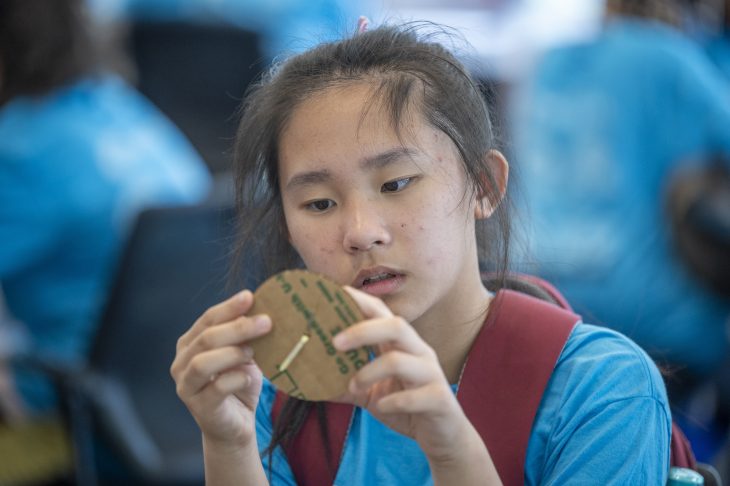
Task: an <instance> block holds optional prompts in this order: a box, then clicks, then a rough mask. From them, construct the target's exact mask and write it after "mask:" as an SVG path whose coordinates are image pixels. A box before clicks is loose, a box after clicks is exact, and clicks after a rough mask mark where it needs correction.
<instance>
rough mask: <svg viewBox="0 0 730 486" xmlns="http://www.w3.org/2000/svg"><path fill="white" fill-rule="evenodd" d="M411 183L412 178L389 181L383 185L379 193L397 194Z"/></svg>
mask: <svg viewBox="0 0 730 486" xmlns="http://www.w3.org/2000/svg"><path fill="white" fill-rule="evenodd" d="M411 182H413V177H404V178H402V179H396V180H394V181H389V182H386V183H385V184H383V187H381V188H380V192H399V191H402V190H403V189H404V188H405V187H406V186H407V185H408V184H410V183H411Z"/></svg>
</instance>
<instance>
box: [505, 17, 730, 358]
mask: <svg viewBox="0 0 730 486" xmlns="http://www.w3.org/2000/svg"><path fill="white" fill-rule="evenodd" d="M516 92H517V95H516V96H515V98H514V99H513V104H512V106H513V109H512V111H511V117H512V120H511V121H512V123H511V128H512V135H513V141H514V151H515V157H514V159H513V164H512V165H513V168H514V169H515V170H514V172H515V173H516V175H517V176H516V179H517V180H518V188H519V189H521V190H522V194H520V195H519V197H518V198H517V200H521V201H524V202H525V208H524V209H525V213H526V217H527V218H528V220H529V222H530V225H529V230H528V231H526V232H525V234H524V235H523V237H524V238H526V239H527V243H528V245H529V248H530V250H531V252H530V253H529V254H527V255H526V256H525V255H522V256H519V257H516V259H519V260H522V261H523V263H524V264H525V268H524V270H525V271H526V272H528V273H535V274H538V275H540V276H542V277H544V278H546V279H547V280H549V281H550V282H552V283H553V284H555V286H556V287H557V288H559V289H560V290H561V292H562V293H563V294H564V295H565V296H566V298H567V299H568V301H569V302H570V303H571V305H573V307H574V308H575V309H576V311H577V312H579V313H580V314H582V315H584V316H586V318H588V319H589V320H590V321H591V322H594V323H596V324H601V325H607V326H611V327H614V328H615V329H617V330H619V331H621V332H622V333H624V334H626V335H627V336H629V337H630V338H632V339H633V340H635V341H636V342H637V343H638V344H639V345H641V346H642V348H644V349H645V350H647V351H648V352H649V354H650V355H653V356H654V357H655V358H658V359H663V358H668V359H669V360H671V361H673V362H674V363H678V364H685V365H687V366H688V367H689V368H690V369H691V370H692V371H695V372H697V373H706V372H708V371H710V370H712V369H713V368H715V367H716V366H717V365H718V364H719V363H721V362H722V360H723V359H724V358H725V357H726V356H727V352H728V344H727V338H726V333H725V321H726V319H727V318H728V316H729V315H730V303H729V302H728V301H727V300H726V301H722V300H721V299H720V298H719V297H718V296H716V295H714V294H712V292H710V291H708V290H707V289H705V288H704V287H703V286H702V284H701V283H700V282H699V280H698V279H697V278H695V277H694V276H693V275H691V274H690V273H689V271H688V270H687V268H686V266H685V265H684V264H683V262H682V261H681V260H680V259H679V258H678V257H677V256H676V254H675V253H674V249H673V247H672V235H671V233H670V225H669V221H668V218H667V215H666V206H665V200H666V189H667V186H668V184H669V182H670V180H671V177H672V176H673V175H674V173H675V171H676V170H677V169H678V168H680V167H690V166H691V165H692V164H695V163H698V162H703V161H707V160H708V159H709V158H710V157H713V156H714V155H716V154H724V155H725V156H726V157H727V160H730V89H728V88H727V83H726V82H725V80H724V79H723V77H722V76H721V75H720V74H719V71H718V70H717V69H716V68H715V67H714V66H713V65H712V64H711V63H710V62H709V60H708V59H707V56H706V55H705V54H704V52H703V51H702V49H701V48H700V47H699V46H698V45H696V44H694V43H693V42H691V41H690V40H689V39H687V38H686V37H684V36H683V35H681V34H680V33H679V32H677V31H675V30H673V29H671V28H669V27H665V26H662V25H659V24H654V23H649V22H646V21H640V20H629V19H616V20H613V21H612V22H609V23H608V25H607V26H606V28H605V30H604V31H603V33H602V34H601V35H600V36H599V37H598V38H597V39H595V40H594V41H592V42H590V43H586V44H581V45H575V46H569V47H564V48H560V49H556V50H553V51H550V52H548V53H547V54H546V55H545V56H544V58H543V59H541V60H540V61H539V62H538V63H537V65H536V67H535V70H534V73H533V74H532V75H531V76H530V77H529V80H528V81H527V82H526V83H525V86H522V87H521V88H520V89H518V90H516ZM533 262H537V263H533Z"/></svg>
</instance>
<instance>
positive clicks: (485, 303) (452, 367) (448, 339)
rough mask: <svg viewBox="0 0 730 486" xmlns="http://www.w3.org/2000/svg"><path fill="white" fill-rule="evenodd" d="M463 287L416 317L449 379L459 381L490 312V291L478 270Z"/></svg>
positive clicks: (415, 325) (415, 322) (416, 325)
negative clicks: (463, 290)
mask: <svg viewBox="0 0 730 486" xmlns="http://www.w3.org/2000/svg"><path fill="white" fill-rule="evenodd" d="M471 279H472V280H473V281H472V282H470V284H469V285H464V286H462V287H461V288H462V289H466V290H467V291H466V292H461V293H460V295H459V298H458V299H453V298H449V299H444V301H443V302H442V303H441V304H440V305H438V306H435V307H434V308H432V309H431V310H430V311H429V312H428V313H427V314H424V315H423V316H422V317H421V318H419V319H418V320H417V321H414V322H413V325H414V327H415V328H416V329H417V330H418V333H419V334H420V335H421V337H422V338H423V339H424V341H426V342H427V343H428V344H429V345H430V346H431V347H432V348H433V349H434V350H435V351H436V355H437V356H438V358H439V363H441V368H442V369H443V371H444V374H445V375H446V378H447V379H448V380H449V383H452V384H454V383H457V382H458V380H459V376H460V374H461V370H462V367H463V365H464V362H465V361H466V357H467V355H468V354H469V350H470V349H471V346H472V343H473V342H474V340H475V339H476V337H477V334H479V331H480V330H481V328H482V324H483V323H484V320H485V319H486V316H487V311H488V309H489V303H490V302H491V297H492V295H491V293H490V292H489V291H488V290H487V289H486V288H484V286H483V285H482V283H481V278H480V276H479V274H478V273H476V275H474V276H473V277H471Z"/></svg>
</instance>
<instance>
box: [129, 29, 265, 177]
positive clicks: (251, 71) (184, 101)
mask: <svg viewBox="0 0 730 486" xmlns="http://www.w3.org/2000/svg"><path fill="white" fill-rule="evenodd" d="M259 37H260V36H259V34H257V33H255V32H252V31H248V30H244V29H240V28H236V27H233V26H228V25H221V24H207V23H186V22H177V21H176V22H153V21H144V22H142V21H138V22H134V23H132V24H131V26H130V30H129V38H128V51H129V54H130V57H131V59H132V61H133V63H134V66H135V69H136V74H137V87H138V89H139V90H140V91H141V92H142V93H143V94H144V95H146V96H147V97H148V98H149V99H150V100H152V102H154V103H155V104H156V105H157V107H158V108H160V109H161V110H162V111H163V112H164V113H165V114H166V115H167V116H168V117H169V118H170V119H171V120H172V121H173V122H174V123H175V124H176V125H177V126H178V127H179V128H180V129H181V130H182V131H183V133H185V135H187V137H188V138H189V139H190V141H191V142H192V143H193V145H194V146H195V148H196V149H197V150H198V151H199V152H200V154H201V155H202V156H203V158H204V159H205V161H206V162H207V163H208V165H209V167H210V169H211V170H212V171H213V172H219V171H222V170H226V169H228V168H229V167H228V166H229V163H228V158H229V157H228V154H229V152H230V148H231V146H232V143H233V136H234V135H235V131H236V126H237V123H238V118H237V116H236V114H237V110H238V107H239V105H240V103H241V99H242V98H243V95H244V92H245V90H246V88H247V87H248V85H249V84H250V83H251V81H252V80H254V79H255V78H256V77H257V76H258V75H259V73H260V72H261V71H262V70H263V68H265V67H266V64H267V62H265V60H264V58H263V56H262V54H261V49H260V47H259V43H260V39H259Z"/></svg>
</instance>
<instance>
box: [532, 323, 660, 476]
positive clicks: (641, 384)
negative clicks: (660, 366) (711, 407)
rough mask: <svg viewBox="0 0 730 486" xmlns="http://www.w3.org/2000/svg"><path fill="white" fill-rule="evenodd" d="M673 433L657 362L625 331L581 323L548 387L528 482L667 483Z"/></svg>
mask: <svg viewBox="0 0 730 486" xmlns="http://www.w3.org/2000/svg"><path fill="white" fill-rule="evenodd" d="M670 434H671V415H670V412H669V408H668V404H667V398H666V391H665V389H664V384H663V381H662V378H661V375H660V374H659V372H658V370H657V368H656V366H655V365H654V363H653V362H652V361H651V360H650V359H649V358H648V356H646V354H645V353H644V352H643V351H642V350H641V349H640V348H639V347H638V346H636V345H635V344H634V343H633V342H631V341H630V340H629V339H627V338H625V337H624V336H622V335H620V334H618V333H616V332H614V331H611V330H608V329H602V328H598V327H594V326H589V325H585V324H581V325H579V326H577V327H576V329H575V330H574V331H573V334H572V335H571V337H570V339H569V340H568V343H567V344H566V347H565V349H564V350H563V353H562V354H561V357H560V359H559V360H558V363H557V364H556V368H555V371H554V372H553V376H552V378H551V380H550V382H549V384H548V388H547V389H546V392H545V395H543V400H542V403H541V405H540V409H539V410H538V413H537V416H536V419H535V424H534V426H533V431H532V435H531V438H530V443H529V445H528V452H527V462H526V480H527V484H541V485H552V484H560V485H570V484H575V485H579V484H657V485H659V484H665V483H666V480H667V473H668V471H669V442H670V437H671V435H670Z"/></svg>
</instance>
